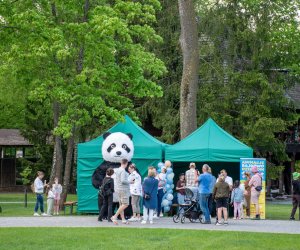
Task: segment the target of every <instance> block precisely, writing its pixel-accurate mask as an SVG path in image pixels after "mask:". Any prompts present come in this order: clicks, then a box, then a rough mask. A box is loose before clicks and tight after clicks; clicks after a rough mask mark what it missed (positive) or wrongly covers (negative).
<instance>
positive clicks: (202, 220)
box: [199, 214, 205, 224]
mask: <svg viewBox="0 0 300 250" xmlns="http://www.w3.org/2000/svg"><path fill="white" fill-rule="evenodd" d="M199 221H200V223H202V224H203V223H204V221H205V218H204V214H200V215H199Z"/></svg>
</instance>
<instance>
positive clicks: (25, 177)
mask: <svg viewBox="0 0 300 250" xmlns="http://www.w3.org/2000/svg"><path fill="white" fill-rule="evenodd" d="M31 174H32V169H31V168H30V166H26V167H25V168H24V169H23V171H22V172H21V173H20V175H21V176H22V182H23V185H28V184H30V183H31V182H32V181H31V180H32V179H31V178H30V176H31Z"/></svg>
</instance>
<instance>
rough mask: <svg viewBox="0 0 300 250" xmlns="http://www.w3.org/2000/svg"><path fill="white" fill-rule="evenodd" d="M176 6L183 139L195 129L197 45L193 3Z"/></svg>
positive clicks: (183, 1)
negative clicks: (178, 24)
mask: <svg viewBox="0 0 300 250" xmlns="http://www.w3.org/2000/svg"><path fill="white" fill-rule="evenodd" d="M178 5H179V17H180V26H181V35H180V44H181V50H182V55H183V72H182V79H181V86H180V137H181V139H183V138H185V137H186V136H188V135H189V134H190V133H191V132H193V131H194V130H195V129H196V128H197V104H196V103H197V92H198V78H199V43H198V28H197V19H196V12H195V5H194V1H193V0H178Z"/></svg>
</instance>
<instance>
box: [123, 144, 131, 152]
mask: <svg viewBox="0 0 300 250" xmlns="http://www.w3.org/2000/svg"><path fill="white" fill-rule="evenodd" d="M122 148H123V149H125V150H126V151H127V153H129V152H130V148H128V146H127V145H126V144H123V145H122Z"/></svg>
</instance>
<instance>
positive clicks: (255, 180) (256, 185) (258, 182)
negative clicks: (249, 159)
mask: <svg viewBox="0 0 300 250" xmlns="http://www.w3.org/2000/svg"><path fill="white" fill-rule="evenodd" d="M251 172H252V173H253V176H252V177H251V179H250V181H249V186H250V187H251V203H253V204H254V206H255V211H256V215H255V218H253V219H256V220H260V211H259V196H260V192H261V187H262V178H261V175H260V174H259V173H258V168H257V166H253V167H252V168H251ZM259 189H260V190H259Z"/></svg>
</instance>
